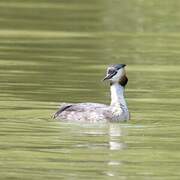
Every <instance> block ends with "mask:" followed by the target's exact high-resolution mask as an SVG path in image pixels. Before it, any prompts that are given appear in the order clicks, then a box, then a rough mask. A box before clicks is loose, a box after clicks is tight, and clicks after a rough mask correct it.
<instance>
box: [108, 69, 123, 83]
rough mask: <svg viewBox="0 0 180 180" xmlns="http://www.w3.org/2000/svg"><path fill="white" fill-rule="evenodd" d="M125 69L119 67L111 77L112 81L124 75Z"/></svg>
mask: <svg viewBox="0 0 180 180" xmlns="http://www.w3.org/2000/svg"><path fill="white" fill-rule="evenodd" d="M124 73H125V71H124V69H123V68H122V69H119V71H118V72H117V74H116V75H115V76H113V77H112V78H111V80H112V81H119V79H120V78H121V77H122V76H123V75H124Z"/></svg>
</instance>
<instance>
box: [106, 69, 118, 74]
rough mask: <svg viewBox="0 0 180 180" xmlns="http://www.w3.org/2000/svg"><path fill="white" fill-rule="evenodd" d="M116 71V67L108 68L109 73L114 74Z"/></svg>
mask: <svg viewBox="0 0 180 180" xmlns="http://www.w3.org/2000/svg"><path fill="white" fill-rule="evenodd" d="M114 73H116V70H114V69H109V70H108V74H114Z"/></svg>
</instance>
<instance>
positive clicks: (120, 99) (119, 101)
mask: <svg viewBox="0 0 180 180" xmlns="http://www.w3.org/2000/svg"><path fill="white" fill-rule="evenodd" d="M111 106H112V107H114V108H116V109H120V108H121V109H123V110H125V111H128V107H127V104H126V101H125V98H124V87H123V86H121V85H120V84H119V83H114V84H112V85H111Z"/></svg>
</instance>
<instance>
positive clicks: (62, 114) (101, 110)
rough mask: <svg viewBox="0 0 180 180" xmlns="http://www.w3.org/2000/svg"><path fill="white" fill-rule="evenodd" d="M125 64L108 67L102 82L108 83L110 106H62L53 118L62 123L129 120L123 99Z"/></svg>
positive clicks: (81, 104) (93, 104)
mask: <svg viewBox="0 0 180 180" xmlns="http://www.w3.org/2000/svg"><path fill="white" fill-rule="evenodd" d="M125 66H126V65H125V64H115V65H110V66H109V67H108V68H107V74H106V77H105V78H104V79H103V81H105V80H108V81H109V82H110V90H111V104H110V106H108V105H105V104H98V103H77V104H67V103H65V104H63V105H62V106H61V107H60V109H59V110H58V111H57V112H56V113H55V114H54V118H56V119H58V120H62V121H70V122H73V121H78V122H119V121H126V120H129V119H130V114H129V111H128V107H127V104H126V101H125V98H124V90H125V86H126V84H127V82H128V78H127V76H126V72H125V68H124V67H125Z"/></svg>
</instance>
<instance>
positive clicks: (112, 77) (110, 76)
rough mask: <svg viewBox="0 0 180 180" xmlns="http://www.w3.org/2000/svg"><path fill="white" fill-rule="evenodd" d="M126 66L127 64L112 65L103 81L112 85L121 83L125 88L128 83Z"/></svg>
mask: <svg viewBox="0 0 180 180" xmlns="http://www.w3.org/2000/svg"><path fill="white" fill-rule="evenodd" d="M125 66H126V65H125V64H114V65H110V66H109V67H108V68H107V74H106V77H105V78H104V79H103V80H104V81H105V80H109V81H110V83H111V84H114V83H119V84H120V85H122V86H125V85H126V84H127V82H128V79H127V77H126V72H125V68H124V67H125Z"/></svg>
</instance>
